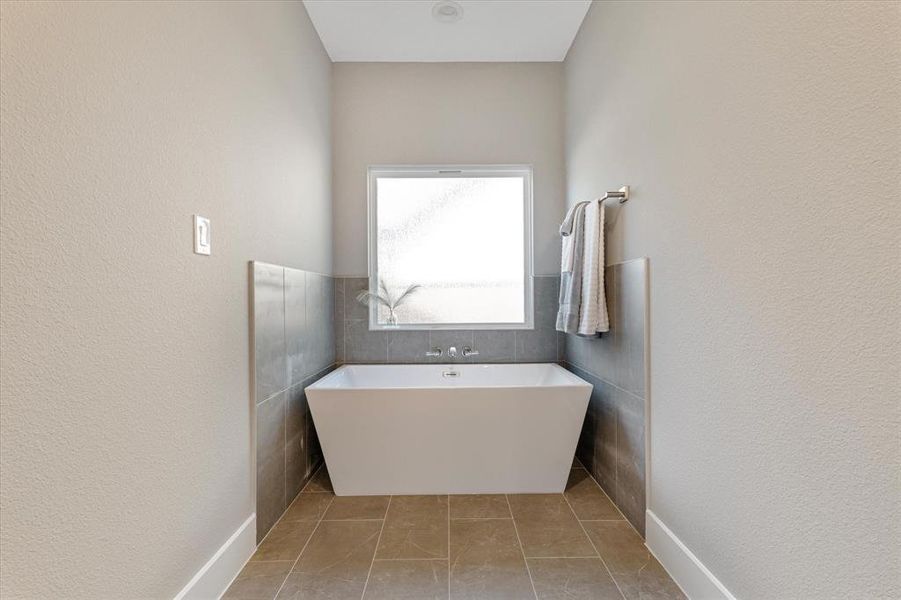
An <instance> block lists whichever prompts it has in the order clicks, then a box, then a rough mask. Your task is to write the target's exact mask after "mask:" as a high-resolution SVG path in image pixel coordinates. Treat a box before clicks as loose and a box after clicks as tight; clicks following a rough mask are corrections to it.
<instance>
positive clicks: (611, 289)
mask: <svg viewBox="0 0 901 600" xmlns="http://www.w3.org/2000/svg"><path fill="white" fill-rule="evenodd" d="M647 272H648V261H647V259H646V258H642V259H637V260H631V261H627V262H624V263H618V264H615V265H610V266H608V267H607V268H606V269H605V272H604V275H605V291H606V294H607V308H608V310H609V314H610V331H609V332H607V333H604V334H603V335H602V336H601V337H598V338H583V337H578V336H574V335H567V336H565V338H566V339H565V349H564V361H565V362H564V364H565V366H566V367H567V368H568V369H570V370H571V371H573V372H574V373H576V374H577V375H579V376H580V377H582V378H583V379H585V380H586V381H588V382H589V383H591V384H592V385H593V386H594V390H593V391H592V393H591V400H590V401H589V404H588V412H587V414H586V416H585V422H584V424H583V427H582V434H581V436H580V438H579V445H578V447H577V450H576V455H577V456H578V457H579V460H580V461H582V464H583V465H585V468H586V469H588V470H589V472H591V473H592V475H594V477H595V479H597V481H598V483H600V484H601V487H603V488H604V490H605V491H606V492H607V494H608V495H609V496H610V497H611V498H612V499H613V501H614V502H615V503H616V505H617V506H618V507H619V509H620V510H621V511H622V512H623V514H624V515H625V516H626V518H627V519H629V521H630V522H631V523H632V525H634V526H635V528H636V529H637V530H638V531H639V532H640V533H641V534H642V536H643V535H644V517H645V411H646V407H647V401H646V400H647V394H646V383H645V382H646V375H645V367H646V365H645V331H646V328H647V322H646V315H647V297H648V296H647Z"/></svg>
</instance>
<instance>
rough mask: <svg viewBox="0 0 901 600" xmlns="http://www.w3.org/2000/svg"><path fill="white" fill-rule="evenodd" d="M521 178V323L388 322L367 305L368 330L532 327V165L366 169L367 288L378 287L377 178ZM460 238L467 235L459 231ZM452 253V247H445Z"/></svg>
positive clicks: (371, 167) (387, 166)
mask: <svg viewBox="0 0 901 600" xmlns="http://www.w3.org/2000/svg"><path fill="white" fill-rule="evenodd" d="M510 176H519V177H522V178H523V223H524V231H523V243H524V245H525V248H523V250H524V252H523V256H524V259H523V274H524V285H523V288H524V289H523V293H524V296H525V297H524V298H523V300H524V305H523V306H524V309H525V321H524V322H523V323H417V324H398V325H387V324H382V323H379V322H378V307H377V306H375V304H374V303H373V304H372V305H370V307H369V329H370V330H437V329H477V330H483V329H534V328H535V314H534V312H535V311H534V302H533V297H534V296H533V289H534V286H533V279H534V277H535V276H534V273H533V259H532V214H533V213H532V166H531V165H374V166H370V167H369V169H368V186H367V195H368V202H367V206H368V211H369V244H368V248H369V289H370V290H377V289H378V264H377V262H378V247H377V246H378V223H377V222H376V219H377V215H378V211H377V210H376V203H377V201H378V194H377V193H376V192H377V190H376V185H377V184H376V182H377V180H378V178H379V177H394V178H397V177H417V178H423V177H442V178H448V177H510ZM460 239H461V240H465V239H466V237H465V235H463V234H462V233H461V236H460ZM447 250H448V252H453V248H448V249H447Z"/></svg>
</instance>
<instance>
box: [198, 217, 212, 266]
mask: <svg viewBox="0 0 901 600" xmlns="http://www.w3.org/2000/svg"><path fill="white" fill-rule="evenodd" d="M210 235H211V233H210V220H209V219H207V218H206V217H201V216H200V215H194V253H195V254H203V255H205V256H209V255H210V241H211V240H210Z"/></svg>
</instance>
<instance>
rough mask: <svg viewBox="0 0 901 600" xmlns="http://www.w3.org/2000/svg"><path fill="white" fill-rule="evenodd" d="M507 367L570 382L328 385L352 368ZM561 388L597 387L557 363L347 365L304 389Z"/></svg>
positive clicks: (318, 390) (338, 390)
mask: <svg viewBox="0 0 901 600" xmlns="http://www.w3.org/2000/svg"><path fill="white" fill-rule="evenodd" d="M504 366H523V367H526V366H537V367H554V368H555V370H557V371H559V372H560V373H561V374H562V375H564V376H565V377H566V379H567V380H568V381H563V382H558V383H549V384H538V385H536V384H490V383H480V384H478V385H466V384H459V382H458V381H454V383H455V384H457V385H440V386H439V385H408V386H396V385H372V384H367V385H360V386H346V387H330V386H327V385H325V384H327V383H330V382H331V381H332V380H334V379H336V378H337V377H340V376H341V374H342V371H344V370H345V369H351V368H359V367H364V368H379V367H420V368H423V367H432V368H435V367H439V368H447V369H453V368H460V367H504ZM560 388H589V389H593V388H594V386H593V385H592V384H591V383H590V382H588V381H586V380H584V379H582V378H581V377H579V376H578V375H577V374H576V373H573V372H572V371H570V370H569V369H566V368H565V367H563V366H561V365H559V364H557V363H550V362H548V363H426V364H423V363H413V364H409V363H376V364H372V363H366V364H344V365H340V366H339V367H337V368H336V369H335V370H333V371H332V372H330V373H329V374H328V375H325V376H324V377H321V378H320V379H318V380H316V381H315V382H313V383H312V384H311V385H308V386H307V387H305V388H304V390H305V391H307V390H315V391H317V392H325V391H328V392H352V391H372V390H397V391H400V390H473V389H493V390H499V389H505V390H515V389H560Z"/></svg>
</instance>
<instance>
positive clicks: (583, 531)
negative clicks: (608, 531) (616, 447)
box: [563, 482, 626, 600]
mask: <svg viewBox="0 0 901 600" xmlns="http://www.w3.org/2000/svg"><path fill="white" fill-rule="evenodd" d="M595 483H597V482H595ZM598 487H600V486H598ZM563 500H565V501H566V505H567V506H569V510H570V511H572V513H573V516H574V517H576V522H577V523H578V524H579V527H581V528H582V533H584V534H585V537H586V538H588V543H589V544H591V547H592V548H594V551H595V552H597V554H598V558H599V559H600V560H601V564H602V565H604V570H606V571H607V575H609V576H610V580H611V581H612V582H613V585H615V586H616V589H617V590H618V591H619V595H620V596H622V597H623V600H626V595H625V594H624V593H623V590H622V588H620V587H619V582H618V581H617V580H616V577H614V576H613V572H612V571H611V570H610V567H608V566H607V561H606V560H604V557H603V556H601V552H600V550H598V547H597V546H595V545H594V540H592V539H591V536H590V535H588V530H587V529H585V526H584V525H582V521H580V520H579V517H578V515H576V511H575V510H573V507H572V505H571V504H570V503H569V500H568V499H567V498H566V494H563Z"/></svg>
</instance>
